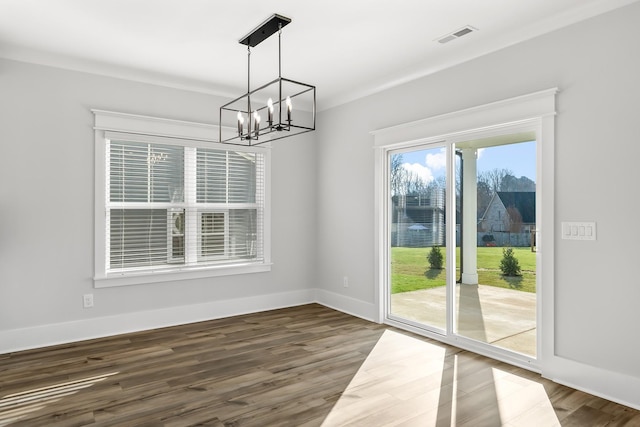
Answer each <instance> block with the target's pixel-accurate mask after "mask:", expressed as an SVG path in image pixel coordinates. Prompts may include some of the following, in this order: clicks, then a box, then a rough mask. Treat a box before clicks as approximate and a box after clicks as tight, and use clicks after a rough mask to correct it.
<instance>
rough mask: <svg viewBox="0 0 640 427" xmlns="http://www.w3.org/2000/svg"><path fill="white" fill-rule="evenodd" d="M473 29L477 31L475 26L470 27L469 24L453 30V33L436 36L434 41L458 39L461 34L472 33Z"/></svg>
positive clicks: (445, 41) (446, 41)
mask: <svg viewBox="0 0 640 427" xmlns="http://www.w3.org/2000/svg"><path fill="white" fill-rule="evenodd" d="M474 31H478V29H477V28H474V27H472V26H471V25H467V26H466V27H462V28H460V29H459V30H456V31H454V32H453V33H449V34H447V35H445V36H442V37H440V38H437V39H436V41H437V42H438V43H443V44H444V43H449V42H450V41H451V40H455V39H459V38H460V37H462V36H466V35H467V34H469V33H473V32H474Z"/></svg>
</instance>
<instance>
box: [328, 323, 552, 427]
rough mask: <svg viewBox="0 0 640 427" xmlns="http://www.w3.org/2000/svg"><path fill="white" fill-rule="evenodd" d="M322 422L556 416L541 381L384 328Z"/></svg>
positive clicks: (535, 420) (466, 421)
mask: <svg viewBox="0 0 640 427" xmlns="http://www.w3.org/2000/svg"><path fill="white" fill-rule="evenodd" d="M505 369H508V367H507V368H505ZM540 422H542V424H540ZM322 425H323V426H324V427H330V426H331V427H333V426H367V427H369V426H372V425H375V426H379V427H381V426H397V427H411V426H421V427H425V426H438V427H442V426H474V427H478V426H496V425H498V426H500V425H502V426H508V427H515V426H519V427H520V426H528V425H532V426H533V425H536V426H539V425H545V426H547V425H548V426H553V425H560V423H559V422H558V418H557V417H556V414H555V412H554V410H553V407H552V406H551V403H550V401H549V398H548V396H547V395H546V393H545V390H544V388H543V386H542V385H541V384H539V383H537V382H535V381H532V380H528V379H526V378H523V377H521V376H518V375H515V374H512V373H510V372H509V371H508V370H501V369H496V368H495V367H492V366H491V365H490V364H489V363H488V361H487V359H485V358H483V357H482V356H479V355H476V354H474V353H469V352H460V351H459V350H457V349H454V348H448V347H446V346H444V345H441V344H438V343H431V342H426V341H424V340H420V339H416V338H413V337H411V336H408V335H405V334H402V333H398V332H393V331H389V330H387V331H385V332H384V333H383V335H382V336H381V337H380V339H379V340H378V342H377V343H376V345H375V347H374V348H373V349H372V350H371V352H370V354H369V356H368V357H367V359H366V360H365V361H364V362H363V364H362V365H361V366H360V369H359V370H358V372H357V373H356V374H355V375H354V377H353V378H352V380H351V382H350V383H349V385H348V386H347V388H346V389H345V391H344V392H343V393H342V395H341V397H340V399H339V400H338V401H337V402H336V404H335V405H334V407H333V409H332V411H331V413H329V415H327V417H326V418H325V420H324V422H323V424H322Z"/></svg>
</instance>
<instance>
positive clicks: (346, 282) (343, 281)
mask: <svg viewBox="0 0 640 427" xmlns="http://www.w3.org/2000/svg"><path fill="white" fill-rule="evenodd" d="M342 286H344V287H345V288H348V287H349V278H348V277H347V276H344V277H343V278H342Z"/></svg>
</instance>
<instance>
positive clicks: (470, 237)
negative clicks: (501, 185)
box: [462, 148, 478, 285]
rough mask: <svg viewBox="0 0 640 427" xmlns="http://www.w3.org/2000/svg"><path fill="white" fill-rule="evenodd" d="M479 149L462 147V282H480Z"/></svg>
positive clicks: (465, 283)
mask: <svg viewBox="0 0 640 427" xmlns="http://www.w3.org/2000/svg"><path fill="white" fill-rule="evenodd" d="M476 160H477V150H476V149H473V148H463V149H462V173H463V179H462V185H463V196H462V197H463V199H462V250H463V255H462V263H463V265H462V284H464V285H477V284H478V262H477V261H478V244H477V235H478V221H477V210H478V196H477V194H478V179H477V175H476Z"/></svg>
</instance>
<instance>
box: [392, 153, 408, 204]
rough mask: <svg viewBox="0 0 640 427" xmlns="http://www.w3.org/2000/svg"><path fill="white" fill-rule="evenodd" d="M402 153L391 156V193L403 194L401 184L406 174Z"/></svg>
mask: <svg viewBox="0 0 640 427" xmlns="http://www.w3.org/2000/svg"><path fill="white" fill-rule="evenodd" d="M402 162H403V158H402V154H394V155H393V156H391V194H393V195H399V194H401V186H402V180H403V175H404V172H405V170H404V168H403V167H402Z"/></svg>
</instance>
